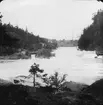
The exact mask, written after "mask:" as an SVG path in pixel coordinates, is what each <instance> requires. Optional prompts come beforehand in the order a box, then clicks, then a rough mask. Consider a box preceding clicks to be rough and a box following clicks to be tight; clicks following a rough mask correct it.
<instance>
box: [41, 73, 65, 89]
mask: <svg viewBox="0 0 103 105" xmlns="http://www.w3.org/2000/svg"><path fill="white" fill-rule="evenodd" d="M66 76H67V74H63V75H62V76H60V75H59V73H58V72H55V73H54V74H53V75H51V76H49V77H47V74H46V75H44V77H42V79H43V81H44V83H46V85H47V86H52V87H55V88H56V89H57V90H59V89H61V87H62V84H63V83H64V82H65V81H66Z"/></svg>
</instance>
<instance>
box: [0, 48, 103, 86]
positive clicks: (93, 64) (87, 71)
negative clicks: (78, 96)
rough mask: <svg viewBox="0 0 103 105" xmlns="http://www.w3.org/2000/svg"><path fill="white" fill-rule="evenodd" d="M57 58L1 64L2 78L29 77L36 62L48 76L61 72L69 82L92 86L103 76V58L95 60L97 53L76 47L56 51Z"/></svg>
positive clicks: (33, 57)
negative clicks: (30, 70) (31, 67)
mask: <svg viewBox="0 0 103 105" xmlns="http://www.w3.org/2000/svg"><path fill="white" fill-rule="evenodd" d="M54 52H55V54H56V56H55V57H52V58H50V59H39V58H35V56H32V58H31V59H28V60H16V61H14V62H8V63H0V78H3V79H10V78H11V77H15V76H18V75H28V74H29V72H28V71H29V69H30V66H31V65H32V64H33V63H34V62H36V63H38V64H40V68H42V69H44V71H45V72H46V73H48V74H52V73H54V71H59V73H60V74H64V73H66V74H68V76H67V80H68V81H75V82H81V83H86V84H89V85H90V84H92V83H93V82H94V81H95V80H96V79H98V78H102V76H103V59H102V57H99V58H94V57H95V52H91V51H78V50H77V49H76V48H75V47H61V48H58V49H57V50H56V51H54Z"/></svg>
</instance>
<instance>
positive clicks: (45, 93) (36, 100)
mask: <svg viewBox="0 0 103 105" xmlns="http://www.w3.org/2000/svg"><path fill="white" fill-rule="evenodd" d="M102 83H103V80H99V81H97V82H94V83H93V84H92V85H90V86H87V87H86V88H84V89H81V90H78V91H73V90H71V89H69V88H68V89H66V90H65V89H64V90H62V91H59V92H56V93H55V89H54V88H51V87H39V88H36V92H35V91H34V90H35V88H34V87H30V86H23V85H15V84H12V83H10V84H8V83H7V84H1V82H0V100H1V101H0V104H1V105H7V104H10V105H14V104H15V105H21V104H22V105H34V104H35V105H103V101H102V99H103V96H102V95H100V94H97V93H101V92H102ZM96 89H98V90H96ZM98 91H99V92H98Z"/></svg>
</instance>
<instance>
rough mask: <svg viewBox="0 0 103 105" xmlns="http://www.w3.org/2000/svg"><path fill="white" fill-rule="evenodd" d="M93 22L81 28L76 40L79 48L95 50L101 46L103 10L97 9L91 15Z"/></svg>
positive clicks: (102, 42) (102, 40)
mask: <svg viewBox="0 0 103 105" xmlns="http://www.w3.org/2000/svg"><path fill="white" fill-rule="evenodd" d="M92 20H93V23H92V24H91V25H90V26H88V27H86V28H85V29H84V30H83V33H82V35H81V37H80V39H79V41H78V48H79V49H81V50H95V49H96V48H98V47H101V48H103V10H99V11H98V12H97V13H95V14H94V15H93V17H92Z"/></svg>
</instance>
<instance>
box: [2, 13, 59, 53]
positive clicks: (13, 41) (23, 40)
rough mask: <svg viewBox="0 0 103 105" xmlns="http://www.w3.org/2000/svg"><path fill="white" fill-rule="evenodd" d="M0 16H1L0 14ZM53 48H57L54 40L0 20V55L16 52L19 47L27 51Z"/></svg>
mask: <svg viewBox="0 0 103 105" xmlns="http://www.w3.org/2000/svg"><path fill="white" fill-rule="evenodd" d="M0 18H2V16H1V15H0ZM41 48H44V49H49V50H53V49H56V48H57V43H56V41H52V40H49V39H46V38H42V37H39V36H36V35H34V34H33V33H30V32H28V30H27V29H26V30H24V29H22V28H19V27H18V26H13V25H11V24H10V23H9V24H2V22H1V20H0V55H9V54H13V53H15V52H17V51H18V50H19V49H25V50H28V51H37V50H38V49H41Z"/></svg>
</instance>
